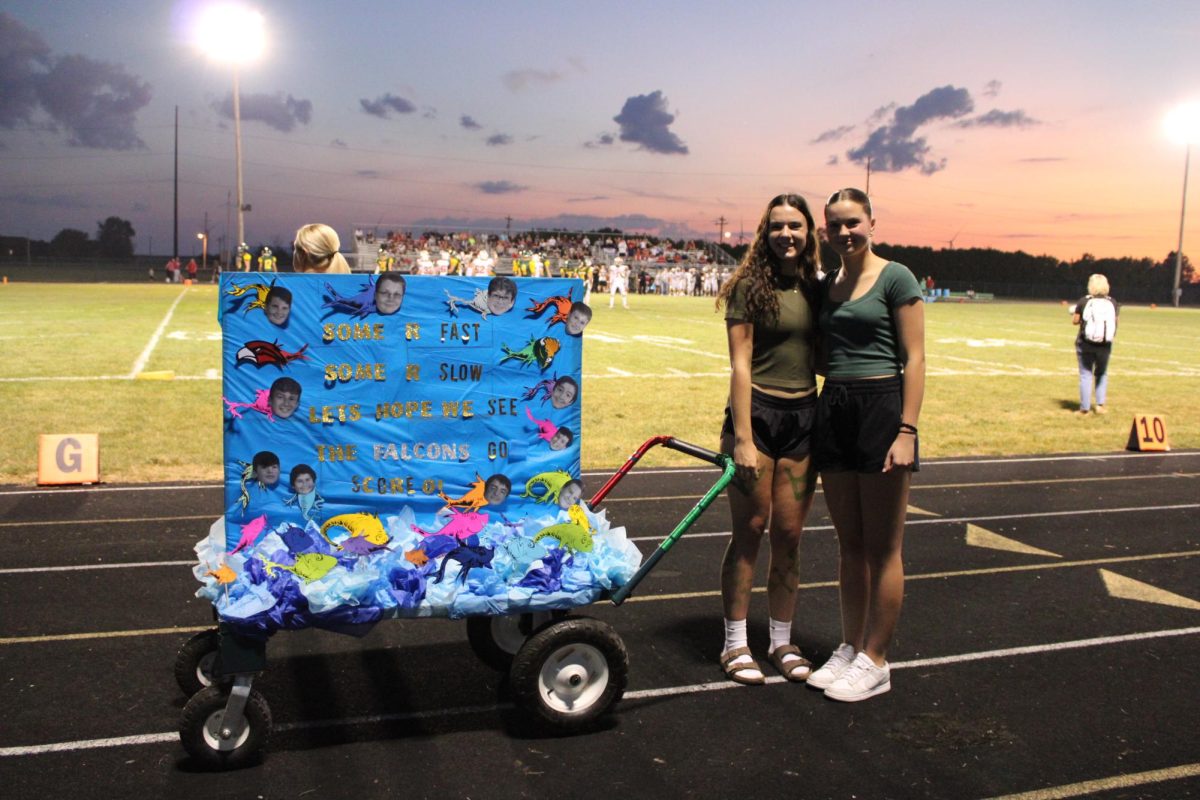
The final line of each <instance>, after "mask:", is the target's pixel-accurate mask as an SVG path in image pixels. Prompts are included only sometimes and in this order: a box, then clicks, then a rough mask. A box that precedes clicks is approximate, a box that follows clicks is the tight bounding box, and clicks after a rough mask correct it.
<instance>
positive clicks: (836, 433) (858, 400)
mask: <svg viewBox="0 0 1200 800" xmlns="http://www.w3.org/2000/svg"><path fill="white" fill-rule="evenodd" d="M902 389H903V384H902V382H901V379H900V377H899V376H897V377H895V378H878V379H875V380H837V379H833V378H830V379H827V380H826V381H825V385H824V386H823V387H822V389H821V397H820V399H819V400H818V401H817V427H816V430H815V431H814V433H813V440H814V441H813V464H814V466H815V467H816V468H817V470H819V471H822V472H825V471H828V472H881V471H882V470H883V462H884V461H885V460H886V459H887V453H888V450H890V449H891V447H892V443H893V442H894V441H896V436H897V435H898V434H899V433H900V412H901V411H902V410H903V397H902V394H901V392H902ZM915 438H916V437H915V436H914V439H915ZM913 445H914V447H913V465H912V471H913V472H916V471H917V470H918V469H920V460H919V458H918V456H917V449H916V442H915V441H914V442H913Z"/></svg>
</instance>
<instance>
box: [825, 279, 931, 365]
mask: <svg viewBox="0 0 1200 800" xmlns="http://www.w3.org/2000/svg"><path fill="white" fill-rule="evenodd" d="M832 285H833V279H832V277H830V278H829V279H827V280H826V281H824V285H823V286H822V289H821V291H822V295H823V296H822V301H823V302H822V303H821V318H820V326H821V335H822V336H823V337H824V338H825V346H826V348H827V349H828V352H829V372H828V376H829V377H830V378H872V377H877V376H880V375H899V374H900V372H901V370H902V368H903V365H904V357H903V353H902V352H901V347H900V336H899V333H898V332H897V330H896V319H895V314H894V311H895V309H896V308H898V307H899V306H902V305H904V304H905V303H909V302H911V301H912V300H914V299H920V298H921V287H920V285H918V284H917V279H916V277H915V276H914V275H913V274H912V272H910V271H909V269H908V267H906V266H904V265H903V264H900V263H897V262H895V261H889V262H888V263H887V264H886V265H884V268H883V270H882V271H881V272H880V273H879V277H878V278H876V280H875V285H874V286H872V287H871V288H870V289H869V290H868V291H867V293H866V294H864V295H863V296H862V297H859V298H858V299H856V300H847V301H846V302H844V303H838V302H836V301H834V300H830V299H829V288H830V287H831V286H832Z"/></svg>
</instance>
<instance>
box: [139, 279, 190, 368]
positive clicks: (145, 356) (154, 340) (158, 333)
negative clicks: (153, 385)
mask: <svg viewBox="0 0 1200 800" xmlns="http://www.w3.org/2000/svg"><path fill="white" fill-rule="evenodd" d="M188 288H189V287H187V286H185V287H183V291H181V292H180V293H179V296H178V297H176V298H175V302H174V303H171V307H170V308H168V309H167V314H166V316H164V317H163V318H162V322H160V323H158V328H157V330H155V331H154V334H153V335H152V336H151V337H150V341H149V342H147V343H146V349H144V350H143V351H142V354H141V355H140V356H138V357H137V360H136V361H134V362H133V369H131V370H130V371H129V375H128V376H127V377H129V378H136V377H137V376H138V375H140V374H141V372H142V370H144V369H145V368H146V362H148V361H149V360H150V354H151V353H153V352H154V348H156V347H158V340H159V339H161V338H162V335H163V331H165V330H166V329H167V324H168V323H170V321H171V317H172V316H174V314H175V307H176V306H178V305H179V301H180V300H182V299H183V297H184V295H186V294H187V293H188Z"/></svg>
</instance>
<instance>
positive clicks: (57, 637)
mask: <svg viewBox="0 0 1200 800" xmlns="http://www.w3.org/2000/svg"><path fill="white" fill-rule="evenodd" d="M1196 556H1200V550H1185V551H1181V552H1175V553H1150V554H1147V555H1140V556H1112V557H1110V558H1095V559H1089V560H1086V561H1068V562H1062V563H1060V562H1050V563H1047V562H1042V563H1039V564H1021V565H1017V566H1009V567H982V568H980V569H961V570H954V571H949V572H927V573H921V574H918V575H906V576H904V577H905V580H908V581H923V580H944V579H946V578H973V577H980V576H986V575H1001V574H1005V573H1012V572H1033V571H1035V570H1043V569H1068V568H1075V567H1094V566H1097V565H1099V564H1110V565H1111V564H1129V563H1133V562H1139V561H1161V560H1163V559H1171V558H1194V557H1196ZM837 585H838V584H837V581H817V582H815V583H801V584H800V585H799V586H798V587H797V588H798V589H804V590H810V589H834V588H837ZM750 591H751V592H755V593H759V594H762V593H764V592H766V591H767V589H766V587H765V586H756V587H754V588H752V589H751V590H750ZM720 594H721V592H720V590H719V589H714V590H705V591H698V592H675V593H671V594H656V595H641V596H635V597H630V598H629V599H628V600H626V601H625V602H626V603H650V602H661V601H664V600H697V599H701V598H709V597H719V596H720ZM214 624H215V623H214ZM211 629H212V625H201V626H198V627H186V628H147V629H145V630H134V631H96V632H94V633H65V634H44V635H41V636H15V637H9V638H0V646H2V645H13V644H45V643H48V642H70V641H77V640H80V639H106V638H123V637H131V636H159V635H164V634H166V635H172V634H180V633H198V632H200V631H206V630H211ZM1198 630H1200V629H1198Z"/></svg>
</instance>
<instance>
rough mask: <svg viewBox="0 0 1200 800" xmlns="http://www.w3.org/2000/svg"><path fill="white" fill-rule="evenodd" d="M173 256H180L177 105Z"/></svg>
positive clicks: (176, 121) (176, 114)
mask: <svg viewBox="0 0 1200 800" xmlns="http://www.w3.org/2000/svg"><path fill="white" fill-rule="evenodd" d="M171 256H172V257H173V258H179V106H175V238H174V243H173V244H172V245H171Z"/></svg>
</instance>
